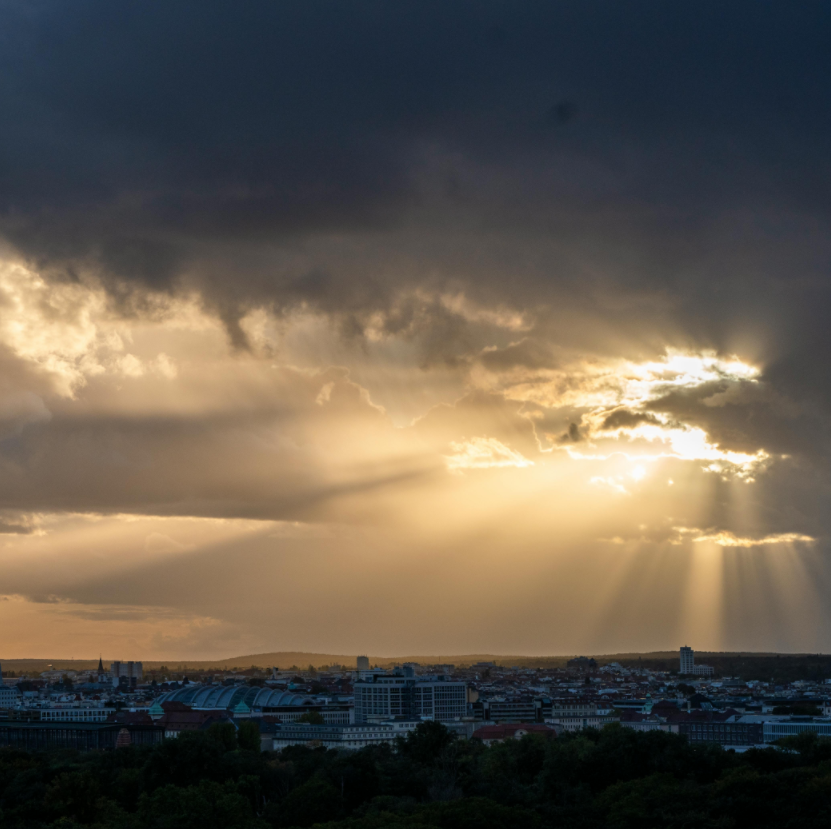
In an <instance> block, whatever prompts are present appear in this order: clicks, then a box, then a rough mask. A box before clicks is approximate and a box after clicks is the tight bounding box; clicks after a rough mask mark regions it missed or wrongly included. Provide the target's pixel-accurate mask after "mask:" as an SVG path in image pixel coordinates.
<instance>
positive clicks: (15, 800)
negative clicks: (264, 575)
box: [0, 723, 831, 829]
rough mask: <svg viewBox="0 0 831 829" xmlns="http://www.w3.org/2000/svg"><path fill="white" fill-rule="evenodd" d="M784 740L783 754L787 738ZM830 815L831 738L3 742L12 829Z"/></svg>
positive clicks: (700, 823)
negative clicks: (96, 746)
mask: <svg viewBox="0 0 831 829" xmlns="http://www.w3.org/2000/svg"><path fill="white" fill-rule="evenodd" d="M783 749H784V750H783ZM830 821H831V740H823V739H817V738H816V737H814V736H812V735H802V736H801V737H799V738H788V741H787V742H786V744H785V745H784V746H780V747H779V748H769V749H763V750H758V749H754V750H751V751H748V752H746V753H744V754H735V753H734V752H730V751H725V750H724V749H722V748H720V747H719V746H716V745H705V746H691V745H689V744H688V743H687V742H686V740H685V739H684V738H682V737H679V736H677V735H673V734H667V733H663V732H645V733H642V732H636V731H634V730H631V729H626V728H621V727H619V726H611V727H607V728H605V729H603V730H602V731H585V732H582V733H578V734H567V735H563V736H561V737H559V738H557V739H556V740H550V741H546V740H544V739H542V738H540V737H537V736H532V735H529V736H526V737H523V738H522V739H521V740H511V741H508V742H504V743H500V744H496V745H492V746H490V747H486V746H483V745H482V744H481V743H480V742H479V741H477V740H471V741H459V740H454V739H453V737H452V735H451V734H450V733H449V732H448V731H447V730H446V729H445V728H444V726H442V725H441V724H439V723H424V724H422V725H420V726H419V728H418V729H417V731H416V732H414V733H413V734H411V735H410V736H408V737H407V738H406V739H400V740H399V744H398V750H397V751H392V750H391V749H390V748H389V747H388V746H374V747H369V748H366V749H363V750H361V751H356V752H337V751H332V750H327V749H324V748H308V747H305V746H295V747H291V748H286V749H284V750H283V751H282V752H279V753H272V752H260V751H259V750H258V741H257V739H256V735H255V734H254V732H253V730H251V729H243V730H241V731H239V732H235V730H234V728H233V726H230V725H227V724H225V725H219V726H212V727H211V729H210V730H208V731H206V732H194V733H186V734H183V735H182V736H180V737H178V738H177V739H174V740H167V741H165V742H164V743H162V744H161V745H159V746H156V747H153V748H139V747H126V748H121V749H117V750H116V751H115V752H110V753H87V754H78V753H75V752H68V751H55V752H48V753H40V754H29V753H26V752H23V751H18V750H15V749H8V748H6V749H0V825H2V826H3V827H4V829H24V828H25V829H38V828H39V827H60V829H76V827H87V826H89V827H101V828H102V829H104V827H107V829H108V828H109V827H119V829H214V827H215V829H271V828H272V827H273V829H289V827H310V826H314V825H322V826H325V827H326V829H387V828H388V827H390V829H396V827H400V829H433V827H435V829H503V827H504V828H505V829H529V827H530V829H533V828H534V827H539V829H544V827H549V826H550V827H564V828H568V829H570V828H571V827H580V829H594V827H597V829H600V827H604V829H605V828H606V827H614V828H617V827H619V829H636V827H637V829H650V827H655V829H658V827H660V828H661V829H672V827H678V829H681V827H684V829H696V827H702V829H704V828H705V827H707V828H708V829H709V828H712V829H716V827H718V829H732V828H733V827H735V829H743V828H744V827H747V829H751V827H753V829H757V828H758V827H800V829H804V827H809V828H810V827H820V826H822V827H826V826H828V825H829V822H830Z"/></svg>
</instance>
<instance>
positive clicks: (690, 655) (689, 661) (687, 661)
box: [678, 645, 716, 676]
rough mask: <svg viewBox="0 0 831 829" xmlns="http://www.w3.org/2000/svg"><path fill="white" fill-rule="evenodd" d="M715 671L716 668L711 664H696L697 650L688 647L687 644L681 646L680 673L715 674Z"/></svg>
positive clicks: (694, 674)
mask: <svg viewBox="0 0 831 829" xmlns="http://www.w3.org/2000/svg"><path fill="white" fill-rule="evenodd" d="M715 672H716V671H715V668H712V667H710V666H709V665H696V664H695V651H694V650H693V649H692V648H688V647H687V646H686V645H684V647H683V648H681V670H680V671H679V672H678V673H679V674H687V675H688V676H690V675H692V676H713V675H714V674H715Z"/></svg>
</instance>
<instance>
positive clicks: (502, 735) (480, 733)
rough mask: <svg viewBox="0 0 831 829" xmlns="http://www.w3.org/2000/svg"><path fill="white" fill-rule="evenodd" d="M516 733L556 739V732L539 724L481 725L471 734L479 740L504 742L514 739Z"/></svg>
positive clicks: (547, 726)
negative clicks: (520, 732)
mask: <svg viewBox="0 0 831 829" xmlns="http://www.w3.org/2000/svg"><path fill="white" fill-rule="evenodd" d="M518 731H522V732H525V733H527V734H542V735H544V736H547V737H556V736H557V732H556V731H555V730H554V729H553V728H551V726H549V725H542V724H541V723H513V724H508V723H506V724H504V725H483V726H482V727H481V728H477V729H476V731H474V732H473V736H474V737H475V738H477V739H479V740H506V739H508V738H511V737H515V736H516V734H517V732H518Z"/></svg>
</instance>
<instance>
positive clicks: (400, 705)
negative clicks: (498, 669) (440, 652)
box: [354, 668, 467, 723]
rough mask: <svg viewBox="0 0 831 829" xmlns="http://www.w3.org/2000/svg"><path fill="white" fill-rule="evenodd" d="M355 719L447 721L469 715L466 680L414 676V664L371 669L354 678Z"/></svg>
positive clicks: (361, 721)
mask: <svg viewBox="0 0 831 829" xmlns="http://www.w3.org/2000/svg"><path fill="white" fill-rule="evenodd" d="M354 689H355V722H356V723H365V722H369V721H370V720H388V719H392V718H394V717H403V718H406V719H415V720H418V719H422V718H424V719H433V720H438V721H439V722H448V721H452V720H456V719H459V718H461V717H464V716H466V715H467V684H466V683H464V682H457V681H454V680H452V679H450V677H448V676H443V675H442V676H419V677H416V676H415V672H414V671H413V670H412V669H411V668H396V669H395V670H394V671H392V672H391V673H387V672H385V671H372V672H368V673H364V674H362V676H361V677H360V679H359V680H358V681H357V682H355V685H354Z"/></svg>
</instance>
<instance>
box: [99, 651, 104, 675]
mask: <svg viewBox="0 0 831 829" xmlns="http://www.w3.org/2000/svg"><path fill="white" fill-rule="evenodd" d="M98 673H99V674H103V673H104V663H103V662H102V661H101V656H100V654H99V656H98Z"/></svg>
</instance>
